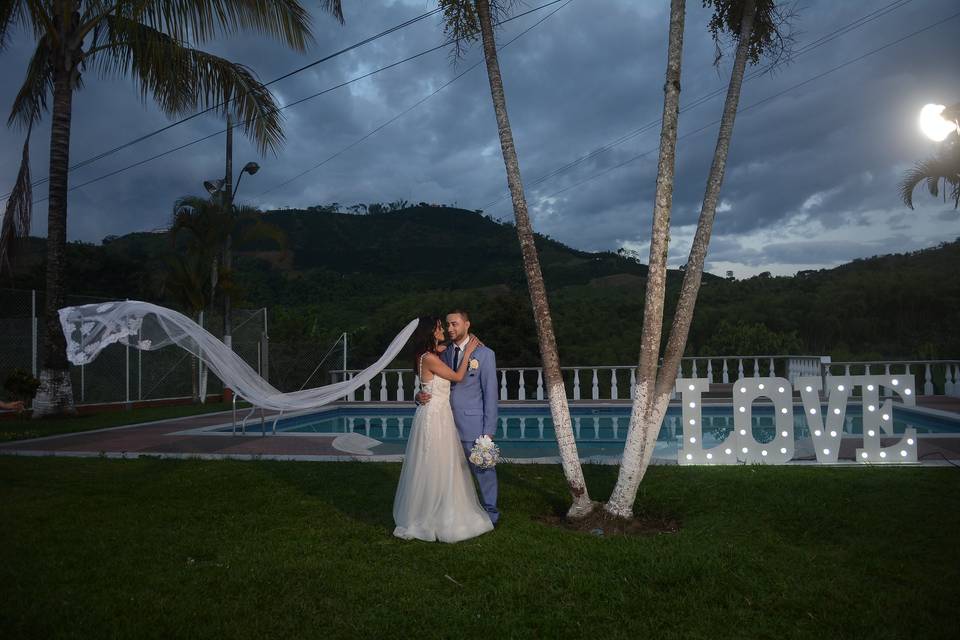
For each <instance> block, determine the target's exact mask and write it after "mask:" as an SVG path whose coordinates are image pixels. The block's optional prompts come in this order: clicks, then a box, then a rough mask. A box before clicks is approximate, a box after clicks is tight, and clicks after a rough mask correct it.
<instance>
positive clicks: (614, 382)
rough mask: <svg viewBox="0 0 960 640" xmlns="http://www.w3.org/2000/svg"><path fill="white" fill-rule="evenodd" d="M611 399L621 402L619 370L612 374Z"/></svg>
mask: <svg viewBox="0 0 960 640" xmlns="http://www.w3.org/2000/svg"><path fill="white" fill-rule="evenodd" d="M610 399H611V400H619V399H620V391H619V390H618V389H617V370H616V369H613V370H612V371H611V372H610Z"/></svg>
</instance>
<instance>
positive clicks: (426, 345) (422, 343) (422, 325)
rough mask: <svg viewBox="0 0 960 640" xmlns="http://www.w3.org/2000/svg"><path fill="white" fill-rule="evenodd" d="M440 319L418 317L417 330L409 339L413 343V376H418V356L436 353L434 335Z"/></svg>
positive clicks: (435, 317)
mask: <svg viewBox="0 0 960 640" xmlns="http://www.w3.org/2000/svg"><path fill="white" fill-rule="evenodd" d="M438 324H440V318H439V317H437V316H420V322H419V323H418V324H417V329H416V330H415V331H414V332H413V337H412V338H411V340H412V342H413V374H414V375H420V356H422V355H423V354H425V353H436V352H437V338H436V336H435V335H434V333H436V331H437V325H438Z"/></svg>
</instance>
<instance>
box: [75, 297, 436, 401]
mask: <svg viewBox="0 0 960 640" xmlns="http://www.w3.org/2000/svg"><path fill="white" fill-rule="evenodd" d="M417 322H418V321H417V320H412V321H410V322H409V323H408V324H407V326H406V327H404V328H403V330H402V331H401V332H400V333H398V334H397V336H396V337H395V338H394V339H393V341H392V342H391V343H390V345H389V346H388V347H387V350H386V351H385V352H384V353H383V355H382V356H380V358H379V359H378V360H377V361H376V362H374V363H373V364H372V365H370V366H369V367H367V368H366V369H364V370H363V371H361V372H360V373H358V374H356V375H354V376H353V377H352V378H351V379H349V380H343V381H341V382H337V383H335V384H330V385H326V386H323V387H316V388H313V389H304V390H302V391H295V392H293V393H283V392H281V391H279V390H278V389H276V388H275V387H273V386H272V385H271V384H270V383H268V382H267V381H266V380H264V379H263V378H261V377H260V376H259V375H257V372H256V371H254V370H253V369H252V368H251V367H250V365H248V364H247V363H246V362H244V360H243V359H242V358H241V357H240V356H238V355H237V354H236V353H234V352H233V351H232V350H231V349H229V348H228V347H227V346H226V345H225V344H223V343H222V342H220V340H218V339H217V338H215V337H214V336H213V335H212V334H211V333H210V332H209V331H207V330H206V329H204V328H203V327H201V326H200V325H198V324H197V323H195V322H194V321H193V320H191V319H190V318H188V317H186V316H185V315H183V314H182V313H179V312H177V311H174V310H173V309H167V308H165V307H161V306H158V305H155V304H150V303H149V302H138V301H134V300H128V301H125V302H107V303H103V304H87V305H82V306H77V307H66V308H64V309H60V324H61V325H62V326H63V334H64V336H65V337H66V339H67V358H68V359H69V360H70V362H71V363H73V364H75V365H83V364H89V363H90V362H92V361H93V360H94V358H96V357H97V355H98V354H99V353H100V351H102V350H103V349H104V347H107V346H109V345H111V344H114V343H120V344H126V345H129V346H131V347H134V348H136V349H142V350H144V351H153V350H155V349H161V348H163V347H166V346H169V345H176V346H178V347H180V348H181V349H185V350H186V351H189V352H190V353H192V354H193V355H195V356H196V357H198V358H200V359H201V360H202V361H203V362H204V364H206V366H207V367H208V368H209V369H210V371H212V372H213V373H214V374H215V375H216V376H217V377H219V378H220V379H221V380H222V381H223V382H224V383H225V384H226V385H227V386H229V387H230V388H231V389H233V390H234V392H235V393H236V394H237V395H239V396H241V397H242V398H244V399H245V400H247V401H248V402H250V403H251V404H253V405H255V406H257V407H262V408H264V409H274V410H277V411H300V410H304V409H313V408H316V407H320V406H323V405H325V404H329V403H331V402H333V401H335V400H337V399H339V398H342V397H343V396H346V395H348V394H350V393H352V392H353V391H355V390H357V389H359V388H360V387H362V386H363V385H365V384H366V383H367V382H368V381H370V380H371V379H372V378H373V377H374V376H376V375H377V374H378V373H380V372H381V371H382V370H383V369H385V368H386V367H387V365H389V364H390V362H392V361H393V359H394V358H395V357H396V356H397V354H399V353H400V350H401V349H403V346H404V344H406V342H407V340H409V338H410V336H411V335H412V334H413V331H414V330H415V329H416V328H417Z"/></svg>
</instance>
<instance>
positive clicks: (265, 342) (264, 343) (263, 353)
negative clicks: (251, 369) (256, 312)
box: [260, 307, 270, 380]
mask: <svg viewBox="0 0 960 640" xmlns="http://www.w3.org/2000/svg"><path fill="white" fill-rule="evenodd" d="M260 360H261V364H260V367H261V369H262V372H261V373H260V377H262V378H263V379H264V380H269V379H270V335H269V334H268V333H267V308H266V307H264V308H263V333H262V334H261V336H260Z"/></svg>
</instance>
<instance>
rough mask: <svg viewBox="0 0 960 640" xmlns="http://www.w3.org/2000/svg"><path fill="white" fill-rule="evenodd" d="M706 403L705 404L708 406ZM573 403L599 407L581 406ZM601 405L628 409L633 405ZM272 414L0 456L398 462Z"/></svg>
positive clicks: (29, 446) (958, 445)
mask: <svg viewBox="0 0 960 640" xmlns="http://www.w3.org/2000/svg"><path fill="white" fill-rule="evenodd" d="M707 403H708V402H707V401H705V403H704V404H707ZM511 404H517V403H510V402H508V403H504V405H505V406H509V405H511ZM571 404H572V405H576V404H597V403H596V402H583V401H581V402H580V403H576V402H574V403H571ZM602 404H607V405H610V404H619V405H628V404H629V401H621V402H619V403H613V402H607V403H602ZM345 406H350V407H360V406H364V405H361V404H359V403H350V404H349V405H345ZM370 406H371V407H372V406H378V407H380V406H383V405H378V404H377V403H372V404H371V405H370ZM393 406H396V405H393ZM917 406H918V407H921V408H924V409H932V410H934V411H936V412H944V413H951V414H955V415H957V416H960V398H949V397H944V396H920V397H918V398H917ZM270 415H272V414H270V413H267V416H268V419H267V422H266V425H267V435H266V436H262V435H261V433H260V421H259V418H258V419H256V420H253V421H251V423H248V427H247V433H246V435H241V434H240V431H239V428H238V431H237V434H236V435H232V434H231V433H230V432H229V431H218V432H213V431H212V430H204V429H205V428H209V427H216V426H220V425H224V426H228V427H229V426H230V425H231V422H232V419H231V414H230V412H222V413H214V414H205V415H199V416H192V417H185V418H173V419H169V420H161V421H157V422H147V423H142V424H135V425H127V426H122V427H113V428H109V429H99V430H95V431H82V432H78V433H71V434H64V435H57V436H48V437H45V438H36V439H31V440H15V441H11V442H6V443H2V444H0V455H21V456H71V457H108V458H138V457H141V456H149V457H158V458H206V459H239V460H257V459H270V460H302V461H335V460H368V461H372V460H377V461H384V460H397V459H399V457H398V456H378V455H370V454H376V449H375V448H374V449H372V450H371V451H370V453H369V454H366V455H363V454H358V453H357V452H356V451H354V452H351V451H350V450H349V449H343V448H338V447H337V446H335V444H334V439H335V435H325V434H306V433H297V434H277V435H276V436H271V435H270V433H269V431H270V424H271V422H270V420H269V416H270ZM896 440H897V438H894V439H887V438H884V445H890V444H893V443H894V442H895V441H896ZM861 442H862V441H861V439H860V438H855V437H851V438H845V439H844V440H843V443H842V444H841V448H840V459H841V461H846V462H847V463H848V464H855V463H854V462H853V457H854V454H855V450H856V448H857V447H858V446H861ZM917 446H918V457H919V458H920V460H921V462H922V463H923V464H931V465H942V464H955V463H954V461H960V437H951V436H940V437H937V436H927V437H920V438H918V442H917ZM541 461H547V460H541ZM584 461H585V462H589V461H591V460H589V459H584ZM608 462H609V461H608ZM664 462H669V461H664ZM798 462H799V461H798ZM857 466H859V465H857Z"/></svg>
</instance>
